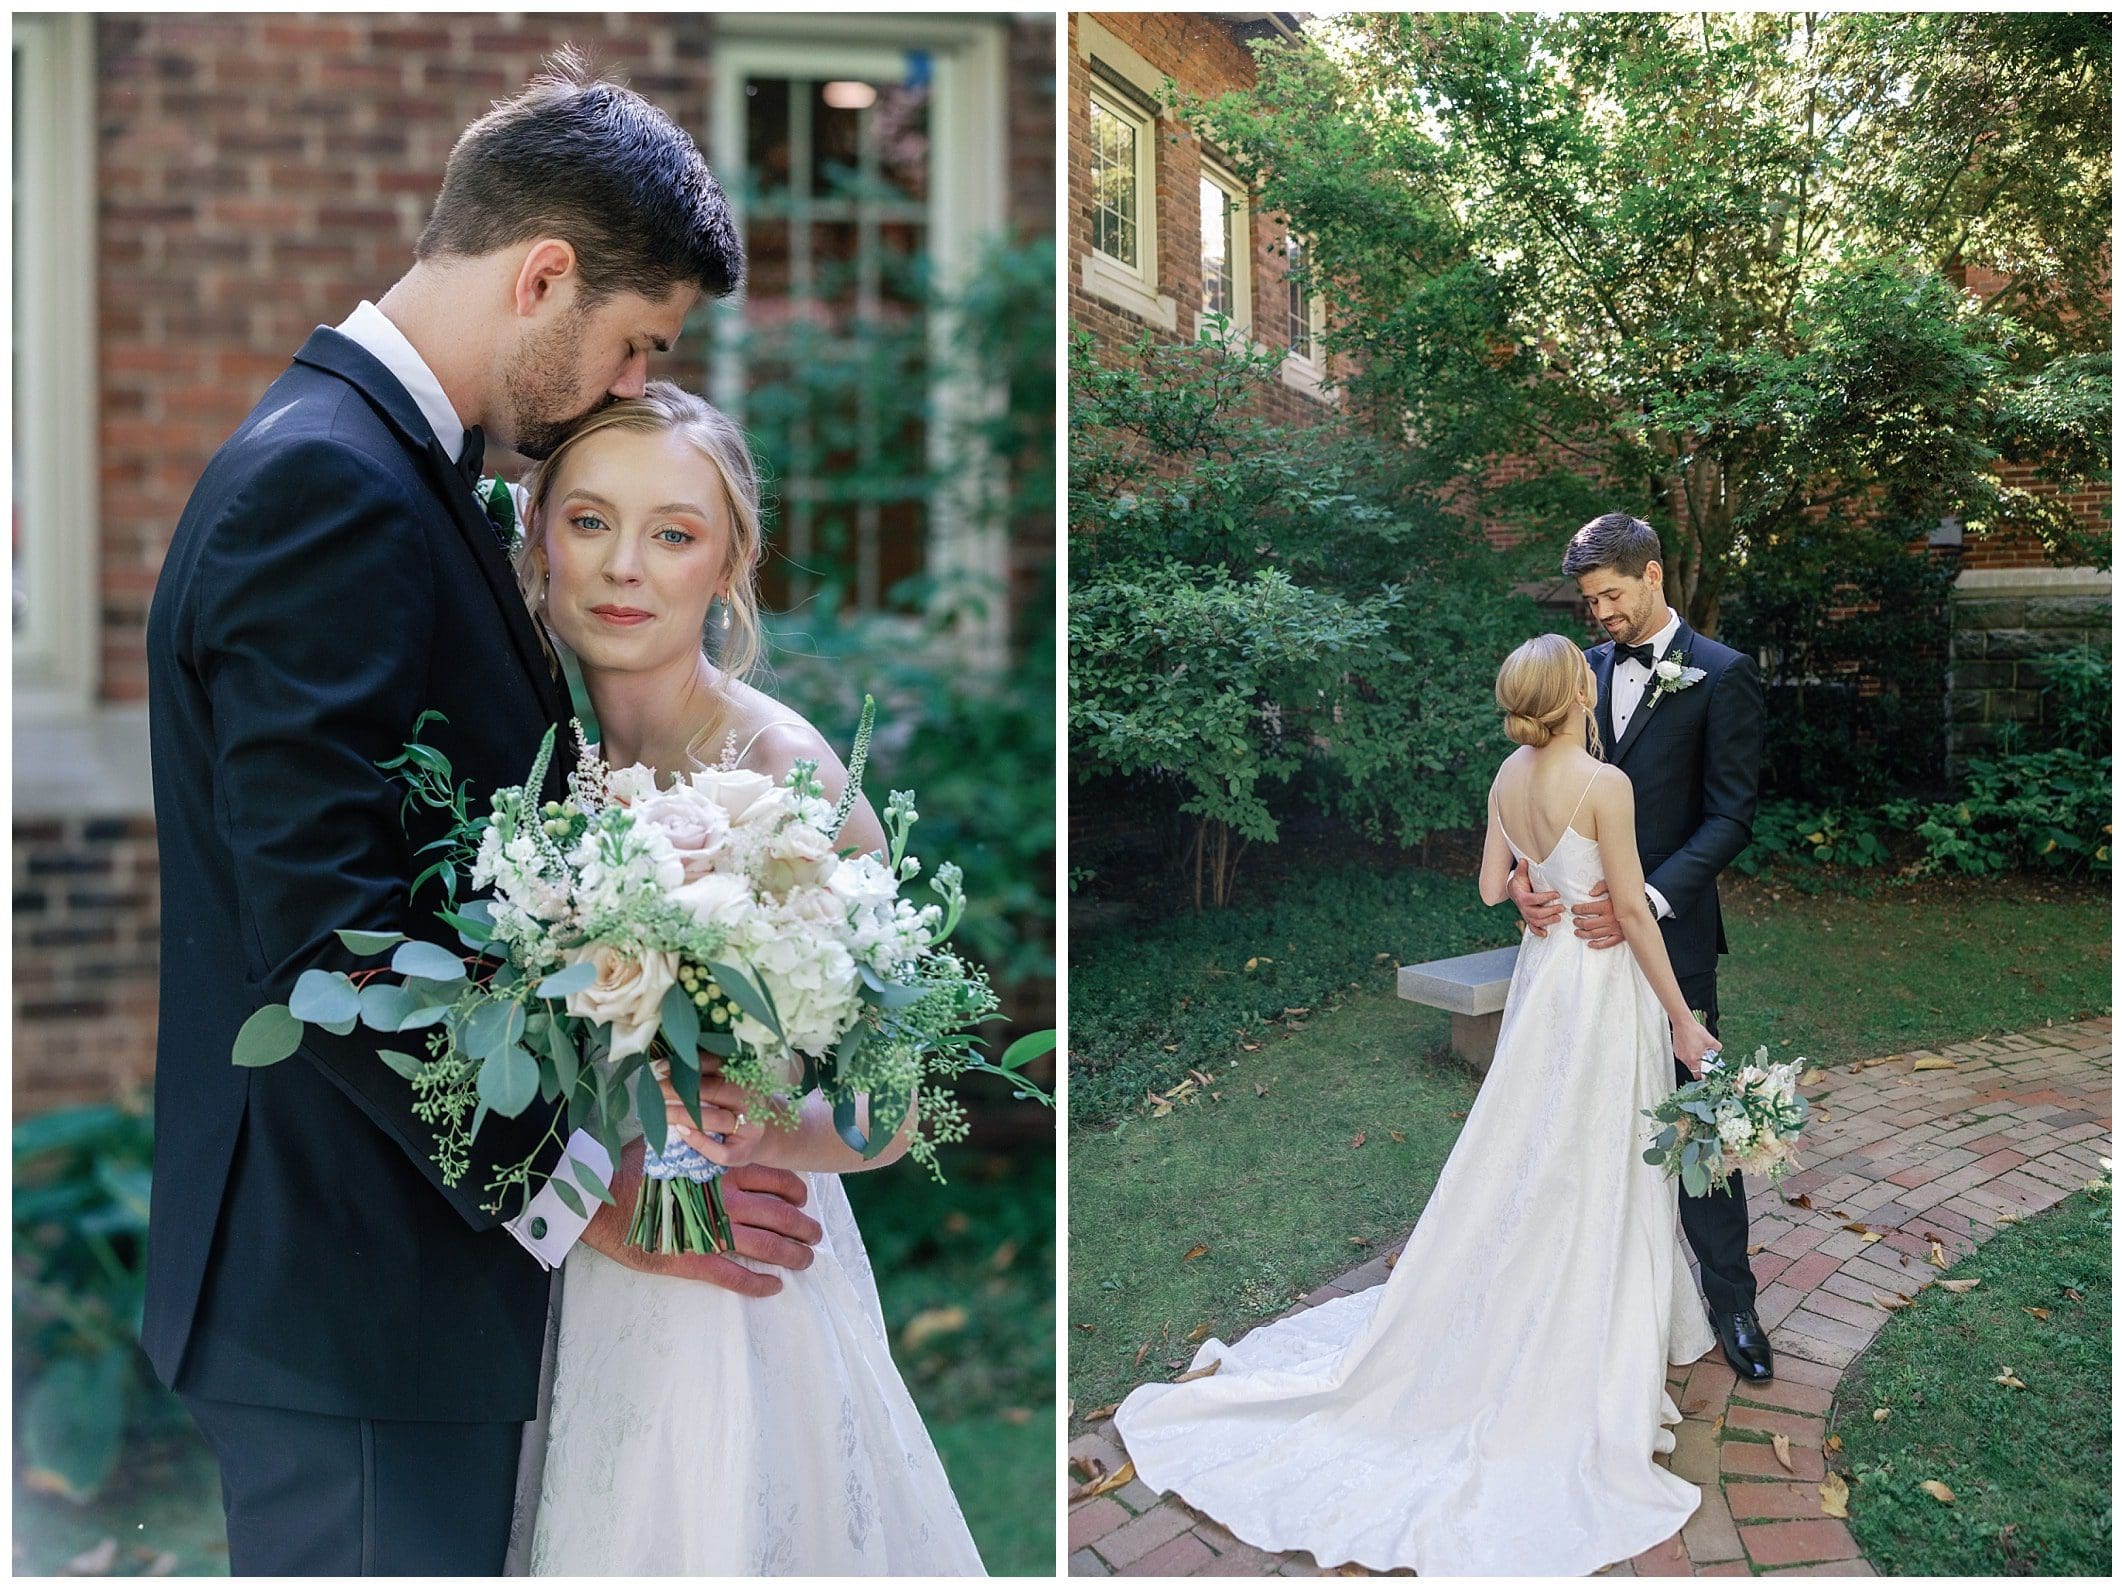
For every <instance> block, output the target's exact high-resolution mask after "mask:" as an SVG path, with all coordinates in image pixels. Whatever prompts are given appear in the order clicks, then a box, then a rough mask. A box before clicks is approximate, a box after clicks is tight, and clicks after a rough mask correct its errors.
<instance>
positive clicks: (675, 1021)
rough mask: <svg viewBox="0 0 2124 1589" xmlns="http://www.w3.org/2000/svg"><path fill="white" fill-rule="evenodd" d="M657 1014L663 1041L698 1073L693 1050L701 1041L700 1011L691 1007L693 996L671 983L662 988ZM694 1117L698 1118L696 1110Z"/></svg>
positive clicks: (681, 987) (697, 1064)
mask: <svg viewBox="0 0 2124 1589" xmlns="http://www.w3.org/2000/svg"><path fill="white" fill-rule="evenodd" d="M659 1014H660V1017H661V1020H662V1024H663V1030H664V1041H665V1042H667V1043H669V1044H670V1045H671V1051H672V1052H673V1053H674V1054H681V1055H684V1056H685V1063H686V1064H687V1065H689V1066H690V1067H692V1069H693V1070H694V1071H695V1073H696V1075H698V1072H699V1070H700V1063H701V1062H700V1061H699V1060H698V1059H697V1058H695V1057H694V1050H695V1049H696V1048H698V1047H699V1046H700V1041H701V1012H700V1011H699V1010H697V1009H695V1008H694V1007H693V996H692V995H691V994H689V993H688V992H687V991H686V989H685V988H684V987H683V986H682V985H681V984H679V983H676V982H674V983H672V984H671V986H670V987H668V988H666V989H665V990H664V1003H663V1007H662V1009H661V1011H660V1012H659ZM695 1118H696V1119H697V1118H699V1116H698V1112H696V1116H695Z"/></svg>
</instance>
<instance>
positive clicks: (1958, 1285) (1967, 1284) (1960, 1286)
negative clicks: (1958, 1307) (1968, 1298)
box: [1938, 1280, 1984, 1296]
mask: <svg viewBox="0 0 2124 1589" xmlns="http://www.w3.org/2000/svg"><path fill="white" fill-rule="evenodd" d="M1983 1283H1984V1282H1983V1281H1981V1280H1942V1281H1940V1282H1938V1284H1939V1288H1940V1289H1941V1290H1942V1291H1952V1292H1953V1293H1954V1294H1955V1295H1956V1296H1960V1295H1961V1294H1962V1293H1963V1292H1964V1291H1974V1290H1975V1289H1976V1288H1977V1287H1978V1286H1980V1285H1982V1284H1983Z"/></svg>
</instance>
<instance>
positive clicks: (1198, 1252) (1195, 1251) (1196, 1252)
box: [1180, 1242, 1209, 1263]
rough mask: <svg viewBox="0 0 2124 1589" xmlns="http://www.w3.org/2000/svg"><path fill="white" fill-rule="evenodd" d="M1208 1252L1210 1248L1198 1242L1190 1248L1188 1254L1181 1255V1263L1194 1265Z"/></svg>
mask: <svg viewBox="0 0 2124 1589" xmlns="http://www.w3.org/2000/svg"><path fill="white" fill-rule="evenodd" d="M1208 1251H1209V1248H1208V1247H1206V1246H1204V1245H1203V1244H1202V1243H1201V1242H1197V1243H1195V1245H1194V1246H1192V1247H1190V1248H1188V1250H1187V1251H1186V1252H1184V1253H1182V1254H1181V1255H1180V1261H1181V1262H1182V1263H1193V1262H1194V1261H1195V1260H1196V1259H1197V1258H1200V1257H1201V1256H1202V1255H1203V1254H1204V1253H1206V1252H1208Z"/></svg>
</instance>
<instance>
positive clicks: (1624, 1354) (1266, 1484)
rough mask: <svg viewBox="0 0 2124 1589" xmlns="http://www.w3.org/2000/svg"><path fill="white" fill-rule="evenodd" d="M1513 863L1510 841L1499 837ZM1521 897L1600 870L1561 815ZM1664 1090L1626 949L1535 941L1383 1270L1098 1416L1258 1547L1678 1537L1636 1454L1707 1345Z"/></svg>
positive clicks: (1525, 1549) (1549, 1548) (1522, 1558)
mask: <svg viewBox="0 0 2124 1589" xmlns="http://www.w3.org/2000/svg"><path fill="white" fill-rule="evenodd" d="M1513 850H1514V853H1515V854H1517V853H1518V849H1517V846H1516V845H1515V846H1513ZM1527 859H1528V860H1529V861H1530V862H1531V866H1532V875H1533V878H1534V881H1535V886H1536V887H1537V888H1543V889H1554V890H1556V891H1557V892H1558V893H1560V894H1561V895H1562V896H1563V900H1564V903H1565V904H1566V905H1567V906H1568V905H1571V904H1575V903H1578V902H1580V901H1582V900H1584V899H1586V898H1588V897H1589V892H1590V890H1591V888H1592V886H1593V885H1594V884H1595V883H1597V882H1598V881H1599V880H1600V877H1601V866H1600V855H1599V847H1598V846H1597V845H1596V844H1595V843H1594V842H1593V841H1592V840H1591V839H1589V838H1587V837H1586V836H1585V835H1583V834H1580V833H1578V832H1576V831H1574V830H1572V829H1571V828H1569V827H1566V828H1565V830H1564V833H1563V836H1562V837H1561V838H1559V839H1558V840H1557V843H1556V847H1555V849H1554V850H1552V851H1551V852H1550V854H1549V856H1548V857H1547V858H1546V859H1545V860H1540V861H1534V860H1533V859H1532V857H1527ZM1673 1087H1674V1061H1673V1058H1672V1052H1671V1048H1670V1033H1669V1030H1668V1025H1667V1018H1666V1015H1665V1013H1664V1012H1663V1011H1662V1010H1661V1008H1660V1006H1659V1001H1658V1000H1657V999H1656V998H1655V997H1654V996H1653V993H1652V990H1651V987H1650V986H1649V984H1648V983H1647V982H1646V980H1645V978H1644V976H1643V974H1642V973H1641V972H1640V971H1639V970H1638V967H1637V962H1636V960H1635V958H1634V957H1633V956H1632V955H1631V953H1630V951H1629V950H1628V949H1627V948H1624V947H1618V948H1614V949H1606V950H1595V949H1589V948H1587V947H1586V945H1585V944H1584V942H1582V941H1581V940H1580V939H1579V938H1578V937H1577V936H1576V935H1575V934H1573V933H1572V932H1570V931H1569V930H1568V929H1567V928H1560V929H1557V930H1554V931H1551V932H1550V933H1549V934H1548V936H1547V937H1545V938H1537V937H1535V936H1533V935H1531V934H1529V935H1528V936H1527V937H1526V939H1525V941H1524V942H1523V943H1522V944H1521V946H1520V951H1519V960H1518V964H1517V966H1516V967H1515V969H1514V971H1513V975H1512V985H1511V989H1510V992H1509V993H1508V994H1507V996H1506V1001H1505V1009H1504V1020H1503V1027H1502V1030H1501V1032H1500V1033H1499V1036H1498V1042H1497V1054H1496V1058H1495V1059H1494V1061H1493V1062H1492V1064H1491V1067H1490V1071H1489V1074H1488V1076H1487V1077H1486V1078H1485V1080H1484V1081H1483V1084H1482V1090H1481V1092H1480V1094H1479V1095H1478V1096H1477V1098H1476V1101H1475V1105H1474V1107H1473V1108H1472V1109H1470V1110H1469V1111H1468V1118H1467V1123H1466V1124H1465V1125H1464V1126H1463V1127H1462V1130H1461V1135H1460V1140H1459V1142H1458V1143H1457V1144H1456V1145H1455V1147H1454V1149H1453V1152H1452V1155H1451V1157H1450V1158H1449V1159H1448V1160H1447V1162H1446V1166H1445V1168H1444V1170H1443V1171H1442V1172H1441V1173H1440V1175H1439V1179H1438V1185H1437V1187H1436V1189H1435V1190H1434V1191H1433V1192H1432V1194H1431V1198H1430V1202H1429V1204H1428V1205H1427V1206H1426V1207H1425V1209H1424V1212H1423V1216H1422V1218H1421V1220H1420V1221H1419V1222H1418V1224H1417V1226H1416V1229H1415V1231H1414V1233H1413V1234H1412V1235H1411V1236H1410V1237H1409V1241H1408V1245H1407V1246H1406V1247H1405V1248H1403V1249H1402V1253H1401V1256H1400V1258H1399V1260H1398V1261H1397V1262H1396V1264H1395V1267H1394V1269H1393V1271H1392V1272H1391V1274H1390V1276H1389V1278H1388V1280H1387V1282H1386V1284H1384V1285H1382V1286H1378V1287H1375V1288H1373V1289H1372V1290H1370V1291H1366V1292H1363V1293H1360V1294H1358V1295H1355V1296H1348V1297H1340V1298H1337V1299H1335V1300H1332V1301H1330V1302H1327V1303H1325V1304H1323V1305H1322V1306H1320V1307H1317V1308H1312V1309H1308V1310H1306V1311H1305V1312H1302V1313H1298V1314H1296V1315H1294V1316H1292V1317H1290V1318H1288V1319H1284V1320H1281V1321H1279V1322H1276V1323H1272V1324H1268V1325H1264V1326H1262V1327H1261V1328H1259V1329H1256V1330H1253V1331H1252V1332H1250V1333H1249V1334H1247V1335H1246V1336H1244V1337H1243V1338H1242V1339H1240V1340H1239V1341H1238V1342H1237V1343H1236V1344H1234V1345H1230V1346H1227V1345H1225V1344H1224V1343H1223V1342H1221V1341H1218V1340H1214V1339H1212V1340H1210V1341H1208V1342H1206V1343H1204V1345H1203V1347H1202V1349H1201V1351H1200V1352H1198V1353H1197V1354H1196V1357H1195V1360H1194V1364H1193V1366H1194V1367H1196V1368H1200V1367H1203V1366H1206V1365H1207V1364H1208V1363H1210V1362H1212V1361H1218V1362H1220V1363H1221V1365H1222V1366H1221V1367H1220V1369H1219V1370H1218V1372H1217V1373H1216V1374H1215V1375H1214V1376H1213V1377H1210V1378H1205V1379H1199V1380H1194V1381H1191V1382H1190V1383H1188V1384H1185V1385H1146V1386H1142V1387H1140V1388H1138V1389H1137V1390H1136V1391H1135V1392H1134V1393H1133V1394H1131V1395H1130V1396H1129V1398H1128V1399H1127V1401H1126V1402H1124V1403H1123V1404H1122V1406H1121V1409H1120V1411H1119V1412H1118V1414H1117V1415H1116V1417H1115V1420H1114V1422H1115V1427H1116V1428H1117V1429H1118V1430H1119V1432H1120V1434H1121V1437H1122V1439H1123V1440H1124V1441H1125V1442H1126V1444H1127V1447H1128V1454H1129V1456H1130V1457H1131V1458H1132V1459H1133V1460H1134V1462H1135V1464H1136V1472H1137V1474H1138V1476H1139V1477H1141V1478H1142V1479H1143V1480H1144V1482H1146V1483H1147V1484H1149V1485H1150V1486H1151V1487H1152V1488H1153V1489H1155V1490H1160V1491H1171V1492H1174V1493H1177V1494H1178V1495H1180V1496H1181V1497H1182V1498H1184V1499H1185V1500H1186V1501H1187V1502H1188V1503H1189V1504H1190V1505H1192V1506H1194V1507H1196V1508H1198V1509H1200V1510H1201V1511H1204V1512H1207V1513H1208V1514H1209V1515H1210V1516H1212V1517H1214V1518H1215V1519H1216V1520H1217V1521H1218V1522H1220V1523H1222V1524H1223V1525H1224V1526H1225V1527H1226V1528H1228V1529H1230V1530H1231V1531H1232V1532H1233V1533H1234V1534H1236V1535H1237V1536H1238V1537H1239V1538H1241V1539H1243V1540H1245V1541H1246V1542H1247V1543H1248V1544H1251V1545H1254V1546H1257V1547H1259V1548H1261V1549H1264V1550H1278V1551H1281V1550H1310V1551H1311V1552H1312V1553H1313V1555H1314V1556H1315V1557H1316V1558H1317V1559H1318V1561H1319V1562H1320V1564H1321V1565H1322V1566H1325V1567H1332V1566H1335V1565H1337V1564H1340V1563H1344V1562H1357V1563H1361V1564H1362V1565H1364V1566H1366V1567H1369V1568H1373V1569H1375V1570H1385V1569H1389V1568H1395V1567H1411V1568H1414V1569H1416V1570H1417V1571H1418V1572H1419V1573H1423V1574H1456V1573H1460V1574H1473V1573H1527V1574H1531V1573H1543V1574H1561V1573H1590V1572H1596V1571H1598V1570H1599V1569H1600V1568H1602V1567H1605V1566H1607V1565H1609V1564H1610V1563H1612V1562H1616V1561H1621V1560H1624V1559H1626V1558H1628V1557H1630V1556H1634V1555H1636V1554H1638V1553H1639V1552H1641V1551H1644V1550H1647V1549H1649V1548H1650V1547H1652V1546H1653V1545H1656V1544H1658V1543H1660V1542H1661V1541H1662V1540H1665V1539H1668V1538H1670V1537H1671V1536H1672V1535H1673V1534H1674V1533H1676V1531H1678V1530H1679V1529H1680V1528H1681V1526H1682V1524H1683V1523H1685V1522H1686V1521H1687V1520H1688V1518H1689V1516H1690V1514H1691V1513H1692V1512H1694V1511H1695V1509H1696V1506H1697V1502H1698V1493H1697V1488H1696V1486H1695V1485H1693V1484H1690V1483H1688V1482H1686V1481H1684V1480H1683V1479H1680V1478H1678V1477H1676V1476H1675V1475H1674V1474H1672V1473H1670V1472H1668V1471H1667V1470H1666V1469H1665V1468H1663V1467H1661V1466H1660V1465H1658V1464H1657V1463H1655V1462H1654V1461H1653V1460H1652V1456H1653V1453H1654V1452H1655V1451H1669V1450H1672V1449H1673V1444H1674V1437H1673V1434H1672V1432H1671V1431H1670V1430H1669V1429H1668V1428H1667V1427H1666V1425H1669V1424H1672V1423H1675V1422H1678V1421H1679V1419H1680V1416H1681V1414H1680V1413H1679V1411H1677V1409H1676V1408H1675V1406H1674V1403H1673V1401H1672V1400H1671V1398H1669V1396H1668V1395H1667V1387H1666V1365H1667V1364H1668V1363H1670V1362H1672V1363H1686V1362H1691V1361H1693V1360H1695V1359H1696V1358H1698V1357H1700V1356H1702V1355H1703V1354H1704V1353H1705V1352H1707V1351H1709V1350H1710V1349H1711V1347H1712V1345H1713V1344H1714V1337H1713V1335H1712V1333H1711V1328H1710V1326H1709V1324H1708V1323H1707V1322H1706V1320H1705V1317H1704V1310H1703V1307H1702V1305H1701V1304H1700V1303H1699V1302H1698V1301H1697V1298H1696V1292H1695V1286H1694V1284H1693V1282H1692V1280H1691V1278H1690V1274H1689V1269H1688V1260H1687V1257H1686V1254H1685V1253H1684V1251H1683V1248H1682V1245H1681V1239H1680V1236H1679V1234H1678V1231H1677V1228H1676V1210H1677V1204H1676V1195H1677V1194H1676V1189H1675V1186H1674V1183H1672V1182H1670V1181H1667V1180H1665V1179H1664V1178H1663V1177H1662V1176H1661V1174H1660V1172H1659V1171H1658V1170H1657V1169H1655V1168H1653V1167H1652V1166H1650V1165H1648V1164H1646V1163H1644V1162H1643V1160H1642V1158H1641V1154H1642V1152H1643V1150H1644V1148H1645V1147H1646V1146H1647V1144H1648V1142H1649V1137H1650V1133H1649V1130H1648V1126H1649V1122H1648V1121H1647V1120H1646V1119H1645V1118H1644V1117H1643V1116H1642V1115H1641V1114H1640V1113H1639V1112H1638V1111H1640V1110H1642V1109H1647V1108H1650V1107H1652V1106H1653V1105H1654V1104H1656V1103H1657V1102H1658V1101H1659V1100H1660V1099H1661V1098H1663V1097H1664V1096H1665V1095H1666V1094H1667V1093H1668V1092H1670V1091H1672V1090H1673Z"/></svg>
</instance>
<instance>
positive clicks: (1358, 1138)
mask: <svg viewBox="0 0 2124 1589" xmlns="http://www.w3.org/2000/svg"><path fill="white" fill-rule="evenodd" d="M1350 1146H1351V1147H1353V1148H1361V1147H1363V1146H1364V1133H1363V1132H1362V1131H1360V1132H1358V1133H1357V1134H1356V1135H1355V1136H1354V1137H1351V1138H1350Z"/></svg>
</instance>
